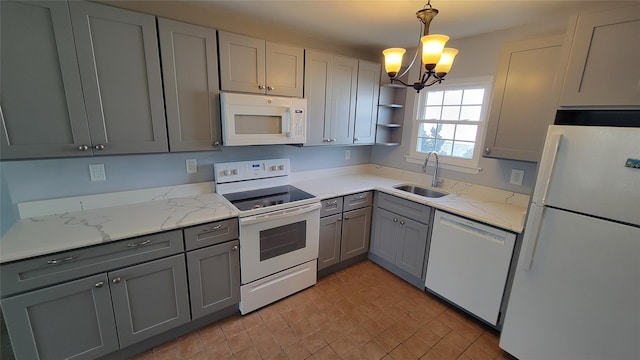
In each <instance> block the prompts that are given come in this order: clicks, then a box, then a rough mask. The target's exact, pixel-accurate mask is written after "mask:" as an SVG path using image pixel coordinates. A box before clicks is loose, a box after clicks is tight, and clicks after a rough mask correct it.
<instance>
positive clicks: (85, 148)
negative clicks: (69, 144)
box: [78, 145, 89, 151]
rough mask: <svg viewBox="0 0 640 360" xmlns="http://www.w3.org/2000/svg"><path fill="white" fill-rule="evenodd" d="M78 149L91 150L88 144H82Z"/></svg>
mask: <svg viewBox="0 0 640 360" xmlns="http://www.w3.org/2000/svg"><path fill="white" fill-rule="evenodd" d="M78 150H80V151H87V150H89V147H88V146H87V145H80V146H78Z"/></svg>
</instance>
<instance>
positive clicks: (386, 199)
mask: <svg viewBox="0 0 640 360" xmlns="http://www.w3.org/2000/svg"><path fill="white" fill-rule="evenodd" d="M375 202H376V206H377V207H381V208H383V209H387V210H389V211H391V212H394V213H396V214H398V215H402V216H404V217H407V218H409V219H412V220H415V221H418V222H421V223H423V224H428V223H429V216H430V214H431V207H429V206H427V205H423V204H418V203H416V202H413V201H410V200H406V199H402V198H399V197H397V196H393V195H389V194H385V193H383V192H377V193H376V201H375Z"/></svg>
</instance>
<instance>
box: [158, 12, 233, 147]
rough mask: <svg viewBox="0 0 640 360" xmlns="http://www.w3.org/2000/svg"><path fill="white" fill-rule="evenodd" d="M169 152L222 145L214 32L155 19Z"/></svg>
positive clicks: (176, 22)
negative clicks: (160, 58) (160, 60)
mask: <svg viewBox="0 0 640 360" xmlns="http://www.w3.org/2000/svg"><path fill="white" fill-rule="evenodd" d="M158 32H159V36H160V54H161V56H162V75H163V83H164V99H165V104H166V109H167V128H168V132H169V150H170V151H171V152H176V151H199V150H211V149H214V148H216V147H218V146H220V144H221V141H222V139H221V137H222V133H221V130H220V103H219V101H220V100H219V99H220V96H219V94H220V88H219V83H218V55H217V45H216V30H214V29H210V28H205V27H202V26H196V25H191V24H186V23H182V22H178V21H173V20H168V19H158Z"/></svg>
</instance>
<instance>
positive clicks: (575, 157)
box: [500, 125, 640, 360]
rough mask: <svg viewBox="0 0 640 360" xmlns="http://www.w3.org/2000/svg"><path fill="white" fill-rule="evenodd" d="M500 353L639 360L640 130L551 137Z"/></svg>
mask: <svg viewBox="0 0 640 360" xmlns="http://www.w3.org/2000/svg"><path fill="white" fill-rule="evenodd" d="M635 164H638V167H639V168H634V167H633V166H634V165H635ZM627 166H631V167H627ZM500 347H501V348H502V349H504V350H505V351H507V352H508V353H510V354H511V355H514V356H515V357H517V358H519V359H521V360H528V359H563V360H565V359H580V360H584V359H640V128H628V127H627V128H623V127H599V126H555V125H554V126H550V127H549V130H548V133H547V138H546V142H545V147H544V151H543V155H542V160H541V162H540V168H539V170H538V178H537V181H536V186H535V189H534V193H533V197H532V204H531V207H530V209H529V214H528V217H527V222H526V226H525V231H524V236H523V243H522V249H521V253H520V257H519V260H518V265H517V268H516V274H515V276H514V281H513V287H512V290H511V295H510V298H509V302H508V306H507V311H506V317H505V320H504V326H503V329H502V333H501V336H500Z"/></svg>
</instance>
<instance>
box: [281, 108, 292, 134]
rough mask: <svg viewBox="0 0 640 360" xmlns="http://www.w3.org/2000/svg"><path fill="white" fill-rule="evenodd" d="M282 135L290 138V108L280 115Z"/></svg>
mask: <svg viewBox="0 0 640 360" xmlns="http://www.w3.org/2000/svg"><path fill="white" fill-rule="evenodd" d="M282 133H283V134H284V135H285V136H286V137H291V108H290V107H289V108H287V110H286V111H285V112H284V114H282Z"/></svg>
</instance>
